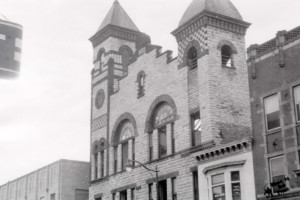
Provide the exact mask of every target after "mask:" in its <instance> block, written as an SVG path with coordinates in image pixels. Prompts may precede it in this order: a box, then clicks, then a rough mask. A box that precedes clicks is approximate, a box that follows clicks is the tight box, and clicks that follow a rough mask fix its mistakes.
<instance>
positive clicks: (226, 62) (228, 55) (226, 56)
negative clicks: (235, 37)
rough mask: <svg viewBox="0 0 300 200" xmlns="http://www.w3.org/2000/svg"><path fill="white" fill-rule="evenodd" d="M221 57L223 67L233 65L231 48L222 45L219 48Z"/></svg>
mask: <svg viewBox="0 0 300 200" xmlns="http://www.w3.org/2000/svg"><path fill="white" fill-rule="evenodd" d="M221 59H222V66H223V67H229V68H231V67H233V60H232V49H231V47H230V46H228V45H223V46H222V48H221Z"/></svg>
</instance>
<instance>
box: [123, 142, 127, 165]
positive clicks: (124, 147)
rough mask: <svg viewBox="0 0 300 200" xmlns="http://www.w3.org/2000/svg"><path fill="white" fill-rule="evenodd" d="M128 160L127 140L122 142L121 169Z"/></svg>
mask: <svg viewBox="0 0 300 200" xmlns="http://www.w3.org/2000/svg"><path fill="white" fill-rule="evenodd" d="M127 161H128V142H126V143H123V144H122V170H124V169H125V165H126V163H127Z"/></svg>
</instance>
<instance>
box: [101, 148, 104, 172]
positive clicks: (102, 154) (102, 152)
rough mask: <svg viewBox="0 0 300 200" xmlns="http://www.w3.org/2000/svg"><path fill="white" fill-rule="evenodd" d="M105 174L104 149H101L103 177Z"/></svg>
mask: <svg viewBox="0 0 300 200" xmlns="http://www.w3.org/2000/svg"><path fill="white" fill-rule="evenodd" d="M103 176H104V151H101V177H103Z"/></svg>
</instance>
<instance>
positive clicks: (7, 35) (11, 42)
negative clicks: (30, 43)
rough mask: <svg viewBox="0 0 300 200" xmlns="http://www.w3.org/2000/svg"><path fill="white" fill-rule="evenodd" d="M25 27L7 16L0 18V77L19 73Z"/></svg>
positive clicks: (8, 76)
mask: <svg viewBox="0 0 300 200" xmlns="http://www.w3.org/2000/svg"><path fill="white" fill-rule="evenodd" d="M22 30H23V27H22V26H21V25H19V24H16V23H14V22H10V21H8V20H7V19H6V18H4V17H2V18H0V78H1V79H10V78H15V77H17V76H18V75H19V71H20V62H21V50H22Z"/></svg>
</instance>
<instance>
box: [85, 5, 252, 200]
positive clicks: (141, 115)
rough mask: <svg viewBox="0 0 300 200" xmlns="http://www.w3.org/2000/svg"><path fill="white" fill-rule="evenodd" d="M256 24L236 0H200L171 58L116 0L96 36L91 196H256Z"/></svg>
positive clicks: (105, 198) (183, 23) (184, 20)
mask: <svg viewBox="0 0 300 200" xmlns="http://www.w3.org/2000/svg"><path fill="white" fill-rule="evenodd" d="M248 26H249V24H248V23H247V22H245V21H243V19H242V17H241V15H240V14H239V12H238V10H237V9H236V8H235V7H234V5H233V4H232V3H231V2H230V1H229V0H194V1H193V2H192V3H191V4H190V6H189V7H188V8H187V10H186V12H185V13H184V15H183V17H182V19H181V21H180V23H179V26H178V27H177V28H176V27H174V28H176V29H175V30H174V31H173V32H172V34H173V35H174V36H175V37H176V40H177V43H178V57H175V58H173V57H172V52H171V51H166V52H161V47H160V46H157V45H154V44H151V40H150V37H149V36H148V35H146V34H145V33H142V32H141V31H139V29H138V28H137V26H136V25H135V24H134V22H133V21H132V20H131V19H130V17H129V16H128V15H127V13H126V12H125V10H124V9H123V8H122V7H121V5H120V3H119V2H118V1H117V0H116V1H115V2H114V3H113V5H112V7H111V9H110V10H109V12H108V14H107V15H106V17H105V18H104V20H103V22H102V24H101V25H100V27H99V29H98V30H97V32H96V33H95V35H93V36H92V37H91V38H90V41H91V42H92V45H93V49H94V56H93V63H94V68H93V70H92V73H91V75H92V84H91V85H92V88H91V96H92V99H91V157H90V160H91V185H90V193H89V194H90V195H89V199H90V200H93V199H97V200H109V199H115V200H119V199H121V200H125V199H143V200H145V199H157V196H156V195H157V193H159V195H160V200H165V199H187V200H192V199H194V200H198V199H200V200H207V199H208V197H209V199H225V198H226V199H236V200H238V199H243V200H253V199H255V186H254V174H253V172H254V170H253V158H252V138H251V137H252V127H251V116H250V100H249V85H248V72H247V63H246V55H245V33H246V30H247V28H248ZM128 159H130V160H136V161H139V162H140V163H142V164H143V165H145V166H146V167H148V168H150V169H155V168H156V167H157V169H158V170H159V173H158V181H159V182H158V183H157V182H156V178H155V177H154V176H155V174H151V173H149V172H148V171H147V170H145V169H144V168H143V167H142V166H141V165H140V164H138V163H135V162H132V161H128ZM128 163H129V164H132V165H134V168H133V170H132V171H131V172H127V171H126V170H125V166H126V165H127V164H128ZM157 184H158V190H157V189H156V186H157ZM199 184H200V185H199Z"/></svg>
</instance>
